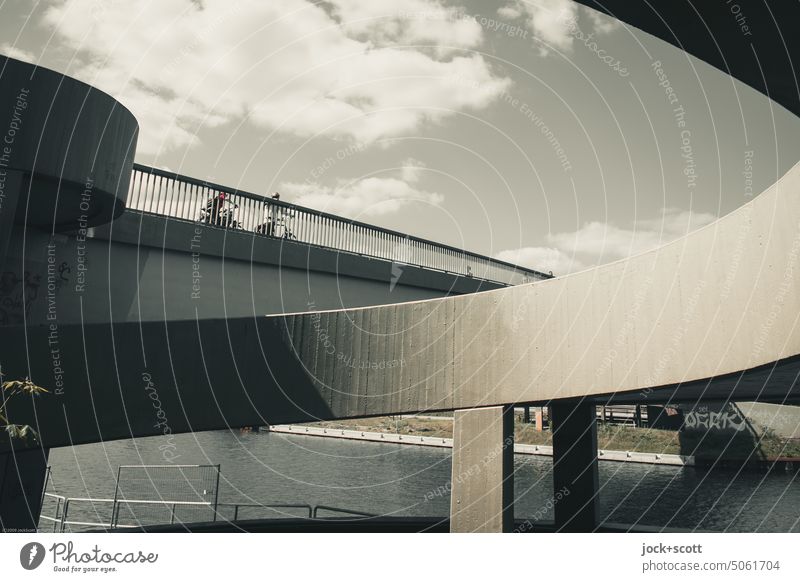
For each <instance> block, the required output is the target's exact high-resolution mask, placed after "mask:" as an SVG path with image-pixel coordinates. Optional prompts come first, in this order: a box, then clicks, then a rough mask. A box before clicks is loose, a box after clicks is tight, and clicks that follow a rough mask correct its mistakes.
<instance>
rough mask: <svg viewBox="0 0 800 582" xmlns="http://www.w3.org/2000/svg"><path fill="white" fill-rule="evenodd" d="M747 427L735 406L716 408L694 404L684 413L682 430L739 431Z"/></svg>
mask: <svg viewBox="0 0 800 582" xmlns="http://www.w3.org/2000/svg"><path fill="white" fill-rule="evenodd" d="M746 428H747V422H746V420H745V418H744V417H743V416H742V415H741V413H740V412H739V410H738V409H737V408H734V407H733V406H731V405H729V404H728V405H723V406H721V407H719V408H718V409H717V410H714V407H711V406H708V405H705V404H703V405H699V406H695V407H694V408H693V409H691V410H687V411H686V412H685V413H684V418H683V429H684V430H702V431H707V430H721V431H733V432H740V431H743V430H745V429H746Z"/></svg>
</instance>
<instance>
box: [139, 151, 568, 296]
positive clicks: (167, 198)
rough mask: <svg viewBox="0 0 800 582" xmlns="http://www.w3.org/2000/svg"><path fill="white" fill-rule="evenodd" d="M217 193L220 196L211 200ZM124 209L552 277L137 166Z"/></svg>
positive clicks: (423, 261)
mask: <svg viewBox="0 0 800 582" xmlns="http://www.w3.org/2000/svg"><path fill="white" fill-rule="evenodd" d="M220 193H224V194H225V199H224V200H221V199H219V200H218V201H217V202H215V200H216V199H217V198H218V195H219V194H220ZM127 207H128V208H129V209H132V210H138V211H141V212H146V213H151V214H159V215H163V216H170V217H172V218H177V219H181V220H188V221H201V222H204V223H206V224H207V225H209V226H213V227H218V228H228V229H236V230H244V231H248V232H252V233H254V234H257V235H261V236H269V237H273V238H279V239H283V240H285V241H287V242H289V241H292V242H299V243H304V244H306V245H313V246H318V247H324V248H331V249H335V250H337V251H339V252H344V253H352V254H357V255H361V256H367V257H373V258H377V259H385V260H389V261H392V262H394V263H399V264H405V265H413V266H416V267H422V268H425V269H432V270H437V271H442V272H445V273H450V274H454V275H461V276H467V277H475V278H478V279H485V280H489V281H494V282H497V283H502V284H505V285H518V284H520V283H527V282H531V281H537V280H540V279H548V278H550V277H552V274H550V275H548V274H545V273H541V272H539V271H536V270H533V269H526V268H523V267H519V266H517V265H513V264H511V263H507V262H505V261H500V260H498V259H492V258H489V257H485V256H483V255H479V254H476V253H473V252H470V251H465V250H462V249H457V248H455V247H451V246H448V245H444V244H440V243H435V242H432V241H428V240H425V239H421V238H417V237H414V236H409V235H406V234H403V233H400V232H397V231H393V230H388V229H385V228H381V227H378V226H373V225H370V224H366V223H363V222H358V221H356V220H350V219H347V218H342V217H340V216H334V215H332V214H327V213H325V212H320V211H318V210H313V209H310V208H304V207H302V206H297V205H294V204H288V203H286V202H281V201H280V200H274V199H272V198H265V197H263V196H259V195H257V194H251V193H249V192H243V191H241V190H236V189H231V188H228V187H225V186H222V185H219V184H214V183H211V182H205V181H202V180H196V179H194V178H190V177H188V176H182V175H180V174H174V173H171V172H166V171H164V170H159V169H156V168H151V167H149V166H143V165H140V164H134V166H133V172H132V174H131V184H130V190H129V193H128V200H127Z"/></svg>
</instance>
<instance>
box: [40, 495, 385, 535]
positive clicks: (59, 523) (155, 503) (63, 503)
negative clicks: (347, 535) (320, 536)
mask: <svg viewBox="0 0 800 582" xmlns="http://www.w3.org/2000/svg"><path fill="white" fill-rule="evenodd" d="M44 497H45V498H47V499H52V500H54V501H55V502H56V506H55V511H54V512H53V515H46V514H45V513H42V515H41V516H40V518H41V519H42V520H44V521H46V522H49V523H52V524H53V525H52V529H51V530H50V531H52V532H61V533H63V532H65V531H68V528H69V531H72V529H73V527H74V526H78V527H80V528H102V529H107V530H113V529H130V528H136V527H141V526H142V525H144V524H142V523H141V522H138V521H137V522H136V523H120V509H121V508H122V506H123V505H140V506H152V507H159V506H160V507H163V508H164V509H165V510H166V509H169V517H168V518H167V516H166V514H165V516H164V520H163V521H161V522H158V523H156V524H149V525H163V524H167V523H168V524H170V525H174V524H175V523H176V522H178V523H191V522H187V521H183V520H179V519H178V516H177V510H178V508H181V507H206V508H208V509H209V510H210V511H211V515H212V519H211V521H217V520H224V519H226V518H225V516H224V515H223V513H227V514H231V513H232V514H233V517H232V518H231V521H233V522H236V521H238V520H239V518H240V510H241V509H245V508H247V509H260V510H269V511H270V512H273V513H274V512H279V513H281V514H285V510H291V509H300V510H302V513H303V515H302V516H297V517H302V518H306V519H325V518H324V517H322V516H320V513H321V512H327V513H329V514H336V515H345V516H351V517H375V514H372V513H365V512H363V511H355V510H352V509H343V508H340V507H331V506H329V505H316V506H313V507H312V506H311V505H308V504H305V503H271V504H262V503H217V504H216V505H215V504H214V503H212V502H204V501H172V500H149V499H105V498H89V497H64V496H63V495H56V494H55V493H45V494H44ZM78 503H90V504H91V505H92V507H93V508H94V509H95V515H99V512H97V509H96V506H98V505H106V507H107V508H110V518H109V520H108V521H86V520H84V519H70V518H69V513H70V508H71V507H74V506H75V505H76V504H78ZM223 509H224V510H226V511H225V512H223V511H222V510H223ZM231 510H232V511H231Z"/></svg>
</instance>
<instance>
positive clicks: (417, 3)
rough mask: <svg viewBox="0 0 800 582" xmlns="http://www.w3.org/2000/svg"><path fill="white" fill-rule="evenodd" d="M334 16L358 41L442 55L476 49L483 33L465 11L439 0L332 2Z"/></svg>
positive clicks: (340, 0)
mask: <svg viewBox="0 0 800 582" xmlns="http://www.w3.org/2000/svg"><path fill="white" fill-rule="evenodd" d="M330 3H331V4H332V5H333V6H334V15H335V16H336V17H337V18H338V19H339V20H340V21H341V23H342V26H343V27H344V29H345V30H346V31H347V32H348V34H350V35H351V36H353V37H354V38H358V39H363V40H366V41H369V42H372V43H374V44H376V45H379V46H387V45H398V44H401V45H426V44H433V45H435V47H434V48H435V49H436V52H437V53H438V54H442V55H443V54H447V53H449V52H451V51H453V50H454V49H460V48H467V47H475V46H478V45H479V44H480V43H481V41H482V40H483V34H482V29H481V27H480V25H479V24H478V23H477V22H476V21H475V19H474V18H468V17H467V16H466V15H465V14H464V11H463V9H461V8H458V7H455V6H444V5H443V4H442V3H441V2H439V1H437V0H404V1H403V2H397V1H396V0H331V2H330Z"/></svg>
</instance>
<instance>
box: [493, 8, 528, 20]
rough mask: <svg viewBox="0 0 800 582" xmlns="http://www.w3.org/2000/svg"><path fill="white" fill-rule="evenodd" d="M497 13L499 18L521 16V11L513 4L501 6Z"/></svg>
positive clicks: (513, 18) (511, 18) (508, 18)
mask: <svg viewBox="0 0 800 582" xmlns="http://www.w3.org/2000/svg"><path fill="white" fill-rule="evenodd" d="M497 15H498V16H499V17H500V18H505V19H506V20H516V19H517V18H519V17H520V16H522V11H521V10H520V9H519V8H518V7H517V6H514V5H509V6H501V7H500V8H498V9H497Z"/></svg>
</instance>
